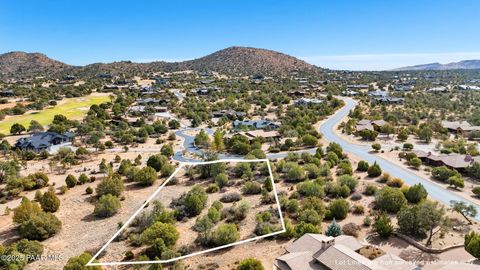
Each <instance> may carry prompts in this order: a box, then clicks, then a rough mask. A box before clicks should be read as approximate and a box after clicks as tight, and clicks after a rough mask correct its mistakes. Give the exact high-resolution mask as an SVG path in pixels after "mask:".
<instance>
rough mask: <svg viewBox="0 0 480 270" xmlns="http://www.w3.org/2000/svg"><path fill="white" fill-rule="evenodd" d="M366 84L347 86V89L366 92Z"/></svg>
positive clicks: (367, 86)
mask: <svg viewBox="0 0 480 270" xmlns="http://www.w3.org/2000/svg"><path fill="white" fill-rule="evenodd" d="M368 88H369V85H368V84H349V85H347V89H350V90H368Z"/></svg>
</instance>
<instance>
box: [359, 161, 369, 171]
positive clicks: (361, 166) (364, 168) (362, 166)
mask: <svg viewBox="0 0 480 270" xmlns="http://www.w3.org/2000/svg"><path fill="white" fill-rule="evenodd" d="M368 167H369V166H368V162H366V161H364V160H360V161H359V162H358V165H357V171H359V172H366V171H368Z"/></svg>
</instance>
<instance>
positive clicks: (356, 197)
mask: <svg viewBox="0 0 480 270" xmlns="http://www.w3.org/2000/svg"><path fill="white" fill-rule="evenodd" d="M361 199H362V194H360V193H353V194H352V196H350V200H352V201H359V200H361Z"/></svg>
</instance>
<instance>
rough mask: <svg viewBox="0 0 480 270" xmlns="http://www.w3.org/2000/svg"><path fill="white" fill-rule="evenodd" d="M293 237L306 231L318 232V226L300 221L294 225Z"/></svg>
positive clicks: (299, 235)
mask: <svg viewBox="0 0 480 270" xmlns="http://www.w3.org/2000/svg"><path fill="white" fill-rule="evenodd" d="M294 230H295V237H297V238H299V237H301V236H302V235H304V234H306V233H320V228H319V227H318V226H315V225H313V224H310V223H306V222H300V223H298V224H297V225H295V227H294Z"/></svg>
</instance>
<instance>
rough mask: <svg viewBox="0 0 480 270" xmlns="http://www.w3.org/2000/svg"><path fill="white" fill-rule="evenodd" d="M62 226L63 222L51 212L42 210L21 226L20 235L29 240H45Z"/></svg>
mask: <svg viewBox="0 0 480 270" xmlns="http://www.w3.org/2000/svg"><path fill="white" fill-rule="evenodd" d="M61 228H62V222H60V220H58V218H57V217H56V216H55V215H53V214H51V213H45V212H40V213H38V214H37V215H35V216H33V217H31V218H30V219H29V220H27V221H25V222H23V223H22V224H20V226H19V232H20V235H21V236H22V237H23V238H26V239H29V240H45V239H47V238H49V237H51V236H53V235H54V234H56V233H57V232H58V231H60V229H61Z"/></svg>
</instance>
